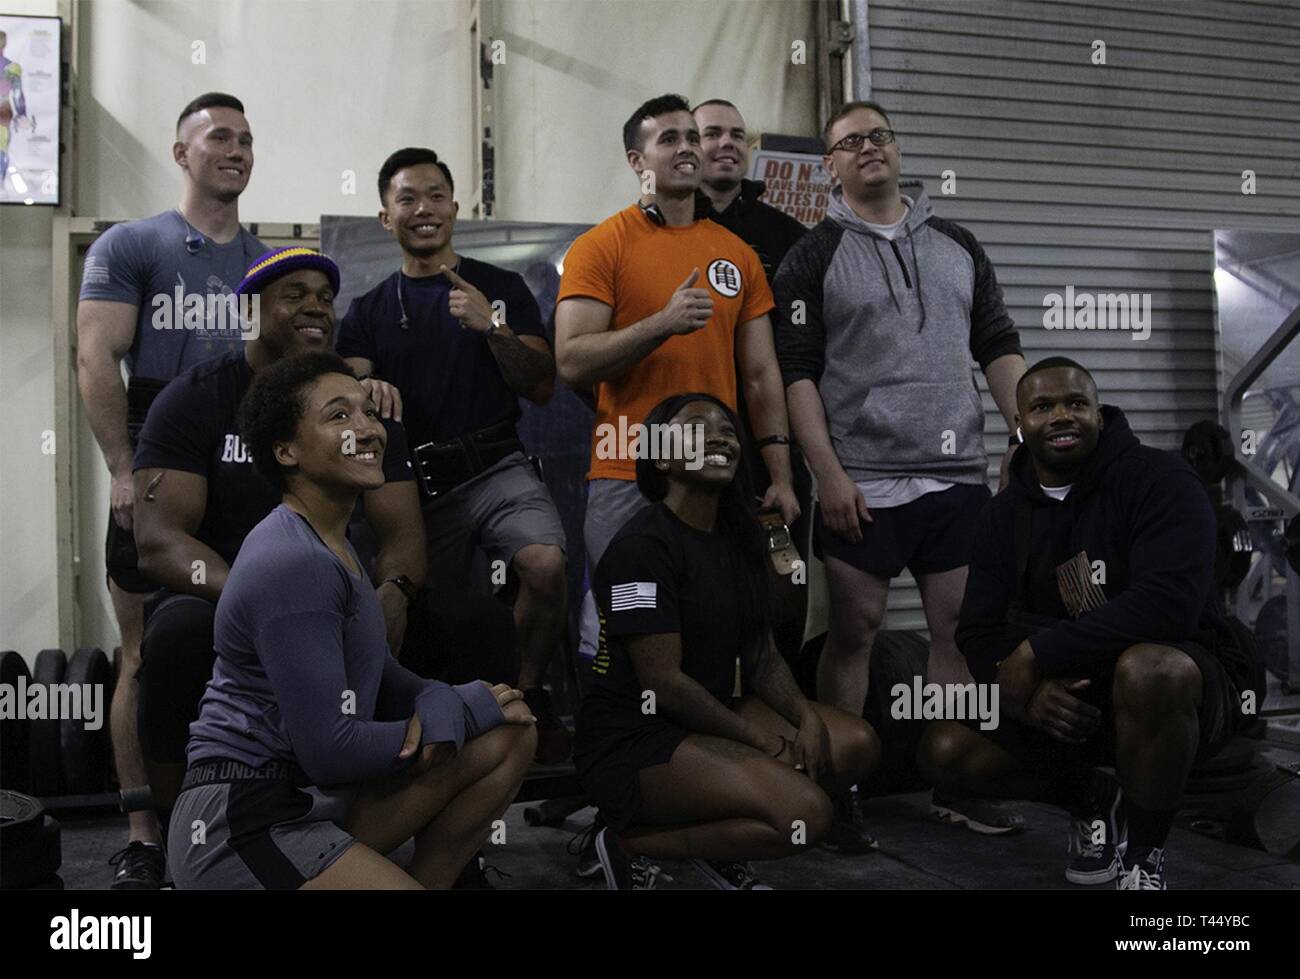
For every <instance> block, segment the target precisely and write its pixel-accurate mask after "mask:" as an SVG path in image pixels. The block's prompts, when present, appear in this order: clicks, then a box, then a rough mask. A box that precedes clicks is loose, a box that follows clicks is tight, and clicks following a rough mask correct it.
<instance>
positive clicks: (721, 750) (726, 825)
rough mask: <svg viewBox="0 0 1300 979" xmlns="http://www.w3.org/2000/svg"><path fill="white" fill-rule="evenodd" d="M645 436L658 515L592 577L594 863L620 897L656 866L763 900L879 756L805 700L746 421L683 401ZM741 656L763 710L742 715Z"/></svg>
mask: <svg viewBox="0 0 1300 979" xmlns="http://www.w3.org/2000/svg"><path fill="white" fill-rule="evenodd" d="M645 424H646V429H647V434H648V435H649V436H650V438H649V444H650V445H652V446H655V447H656V448H659V447H662V446H665V445H667V446H670V447H671V449H672V451H669V452H667V453H666V454H667V455H669V456H671V458H639V459H638V460H637V485H638V487H639V488H640V489H641V492H642V494H643V495H645V497H646V498H647V499H648V500H651V501H653V504H652V505H651V506H648V507H646V508H645V509H644V510H641V511H640V512H639V513H637V514H636V515H635V516H634V517H632V519H631V520H629V521H628V522H627V523H626V524H625V525H624V526H623V528H622V529H621V530H620V531H619V532H618V533H617V534H616V535H615V537H614V539H613V541H612V542H611V543H610V545H609V548H608V549H607V550H606V551H605V555H604V557H603V558H602V559H601V561H600V564H599V566H598V568H597V570H596V574H595V580H594V584H593V589H594V592H595V595H596V599H597V604H598V606H599V608H600V618H601V639H600V649H599V651H598V653H597V657H596V660H595V663H594V665H593V681H592V685H591V688H590V690H589V691H588V693H587V695H586V698H585V699H584V701H583V704H582V707H581V709H580V711H579V714H578V725H577V726H578V731H577V742H576V744H575V751H574V761H575V762H576V764H577V768H578V775H579V778H580V779H581V780H582V784H583V787H584V789H585V790H586V791H587V793H588V796H589V797H590V798H591V799H592V801H593V802H594V803H595V804H596V805H598V806H599V807H600V810H601V815H602V817H603V818H604V820H605V823H606V828H605V829H603V830H601V832H600V834H599V835H598V836H597V838H596V852H597V855H598V856H599V858H600V861H601V865H602V867H603V869H604V872H605V879H606V883H607V884H608V885H609V886H610V887H611V888H616V889H623V888H630V889H639V888H647V887H653V886H654V875H655V870H654V868H652V867H651V866H650V864H649V861H648V859H646V858H650V857H659V858H663V859H689V860H693V861H694V862H695V864H696V866H697V867H699V868H700V870H702V871H703V872H704V873H705V875H706V876H707V877H708V878H709V879H710V881H711V882H712V883H714V884H715V885H717V886H719V887H722V888H724V889H749V888H753V887H755V886H761V885H757V882H756V881H755V879H754V877H753V874H752V873H751V872H750V870H749V868H748V866H747V865H746V862H747V861H749V860H764V859H773V858H776V857H784V856H789V855H791V854H795V853H800V852H802V851H804V850H806V849H808V848H809V847H812V846H815V845H816V844H817V843H818V841H819V840H820V839H821V838H822V836H824V835H825V833H826V831H827V829H828V828H829V826H830V824H831V819H832V812H833V808H832V804H831V799H830V795H828V792H829V793H831V794H837V793H840V792H843V791H845V790H847V789H848V787H849V786H851V785H852V784H854V783H855V782H857V781H859V780H860V779H863V778H865V777H866V775H867V774H868V773H869V772H870V771H871V770H872V769H874V768H875V766H876V765H877V764H878V763H879V759H880V742H879V740H878V739H877V737H876V734H875V732H874V731H873V730H872V729H871V726H870V725H869V724H867V723H866V722H865V721H863V720H862V719H861V718H857V717H854V716H853V715H851V714H849V713H847V712H845V711H842V710H838V709H836V708H833V707H827V706H824V705H822V704H815V703H811V702H809V701H808V700H807V699H805V698H804V696H803V695H802V694H801V693H800V691H799V688H798V686H797V685H796V684H795V681H794V678H793V677H792V676H791V674H790V670H789V668H788V667H787V666H786V664H785V661H784V660H783V659H782V658H781V656H780V654H779V653H778V652H777V650H776V647H775V646H774V645H773V643H772V636H771V631H770V628H769V621H770V612H771V604H770V599H769V594H768V587H769V585H768V570H767V568H768V564H767V562H768V558H767V548H766V538H765V535H764V533H763V530H762V527H761V526H760V524H759V523H758V520H757V518H756V516H755V513H754V511H753V508H752V504H751V502H750V501H751V500H752V499H753V495H752V492H751V491H750V489H749V477H748V474H747V472H746V469H745V467H744V466H742V465H741V443H740V439H739V432H740V425H739V422H738V421H737V419H736V416H735V414H734V413H733V412H732V411H731V410H730V409H729V408H728V407H727V406H726V405H724V404H723V403H722V402H721V401H719V400H717V399H716V398H714V397H712V396H710V395H706V394H682V395H677V396H675V397H672V398H669V399H667V400H665V401H663V402H661V403H660V404H659V405H658V406H656V407H655V409H654V410H653V411H652V412H651V413H650V416H649V417H648V418H647V419H646V423H645ZM665 432H666V433H669V437H667V438H664V437H660V436H662V435H663V433H665ZM673 436H675V437H673ZM693 436H694V437H693ZM700 436H702V438H701V437H700ZM642 444H643V445H644V444H645V440H644V439H643V440H642ZM737 659H739V660H740V663H741V669H742V672H743V676H744V679H745V688H746V689H747V690H752V691H753V695H750V696H745V697H741V698H740V699H739V700H737V701H735V702H734V703H733V700H732V692H733V689H734V684H735V670H736V661H737Z"/></svg>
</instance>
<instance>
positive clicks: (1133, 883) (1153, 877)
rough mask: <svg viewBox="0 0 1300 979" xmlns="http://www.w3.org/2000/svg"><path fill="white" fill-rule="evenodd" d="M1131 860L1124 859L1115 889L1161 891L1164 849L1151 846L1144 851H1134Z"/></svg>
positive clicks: (1163, 872) (1163, 875)
mask: <svg viewBox="0 0 1300 979" xmlns="http://www.w3.org/2000/svg"><path fill="white" fill-rule="evenodd" d="M1132 856H1133V858H1134V859H1133V862H1132V863H1129V862H1128V860H1127V859H1125V860H1124V862H1123V865H1122V867H1121V868H1120V875H1119V878H1118V879H1117V880H1116V881H1115V890H1117V891H1163V890H1168V888H1167V887H1166V886H1165V851H1164V850H1163V849H1161V848H1159V847H1152V848H1151V849H1150V850H1147V851H1146V852H1145V853H1138V852H1134V853H1133V854H1132Z"/></svg>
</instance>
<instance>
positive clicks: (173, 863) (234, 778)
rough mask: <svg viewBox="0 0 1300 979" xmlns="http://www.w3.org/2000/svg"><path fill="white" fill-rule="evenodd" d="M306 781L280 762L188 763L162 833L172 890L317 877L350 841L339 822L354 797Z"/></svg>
mask: <svg viewBox="0 0 1300 979" xmlns="http://www.w3.org/2000/svg"><path fill="white" fill-rule="evenodd" d="M306 781H307V780H306V776H305V775H303V773H302V771H301V770H300V769H299V768H298V767H297V766H296V765H291V764H288V763H286V762H271V763H269V764H268V765H265V766H263V767H262V768H250V767H249V766H248V765H244V764H242V763H240V762H237V761H227V760H224V759H205V760H204V761H200V762H197V763H196V764H194V765H192V766H191V767H190V769H189V771H187V772H186V773H185V783H184V786H183V787H182V789H181V794H180V796H179V797H178V798H177V800H176V806H175V808H174V809H173V810H172V820H171V826H170V828H169V831H168V834H167V866H168V869H169V870H170V871H171V875H172V880H174V881H175V882H176V887H177V888H181V889H206V890H297V889H298V888H299V887H301V886H302V885H303V884H305V883H306V882H307V881H309V880H311V879H312V878H313V877H316V876H318V875H319V874H321V873H322V872H323V871H324V870H325V869H326V868H327V867H329V866H330V864H332V863H333V862H334V861H335V860H337V859H338V858H339V857H341V856H343V853H344V852H345V851H346V850H347V848H348V847H350V846H351V845H352V843H353V838H352V835H351V834H350V833H348V832H347V830H345V829H343V827H342V826H341V825H340V824H341V823H342V822H343V820H344V819H345V818H346V816H347V812H348V807H349V806H350V805H351V804H352V799H353V797H354V796H355V794H356V793H355V790H354V789H351V788H347V787H340V788H331V789H322V788H319V787H317V786H315V785H308V784H305V783H306Z"/></svg>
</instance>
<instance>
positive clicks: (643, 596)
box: [588, 503, 742, 715]
mask: <svg viewBox="0 0 1300 979" xmlns="http://www.w3.org/2000/svg"><path fill="white" fill-rule="evenodd" d="M740 568H741V563H740V560H739V557H738V555H736V554H735V553H734V551H733V548H732V546H731V545H730V543H729V542H728V541H726V540H725V539H724V538H721V537H719V536H718V535H716V534H712V533H708V532H706V531H703V530H697V529H696V528H694V527H692V526H690V525H689V524H686V523H684V522H682V521H681V520H680V519H678V517H677V516H676V515H675V514H674V513H673V512H672V511H671V510H670V509H668V507H667V506H666V505H665V504H663V503H655V504H653V505H651V506H648V507H646V508H645V509H644V510H641V511H639V512H638V513H637V514H636V515H635V516H634V517H632V519H631V520H629V521H628V522H627V523H626V524H624V525H623V528H622V529H621V530H620V531H619V532H618V533H617V534H615V535H614V539H613V541H611V542H610V545H609V547H608V548H607V549H606V551H605V554H604V556H603V557H602V558H601V560H600V564H599V565H598V566H597V568H596V576H595V582H594V592H595V595H596V602H597V606H598V608H599V610H600V620H601V630H600V647H599V649H598V651H597V654H596V659H595V660H594V662H593V663H592V674H593V679H592V687H591V690H590V692H589V693H588V697H600V698H604V699H606V700H613V701H617V702H619V703H621V704H625V705H626V707H627V709H628V711H629V713H630V712H635V713H636V714H638V715H639V714H641V704H642V688H641V682H640V681H639V680H638V679H637V676H636V669H635V668H634V667H633V665H632V661H631V658H630V657H629V655H628V652H627V647H626V640H627V638H628V637H629V636H638V635H654V634H657V633H672V632H675V633H678V634H679V635H680V636H681V643H682V672H683V673H685V674H686V675H687V676H689V677H691V678H692V679H694V680H696V681H698V682H699V683H700V684H701V685H702V686H703V687H704V688H705V689H706V690H708V691H709V693H711V694H713V696H715V697H717V698H718V700H720V701H722V703H724V704H729V703H730V702H731V695H732V691H733V689H734V686H735V675H736V657H737V656H738V655H740V647H741V642H740V639H741V632H742V630H741V622H740V603H739V600H738V598H737V595H736V581H737V580H738V575H739V573H740Z"/></svg>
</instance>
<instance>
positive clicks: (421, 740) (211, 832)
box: [168, 353, 537, 889]
mask: <svg viewBox="0 0 1300 979" xmlns="http://www.w3.org/2000/svg"><path fill="white" fill-rule="evenodd" d="M240 427H241V429H242V431H243V436H244V441H245V442H246V443H247V445H248V448H249V450H250V452H251V454H252V457H253V462H254V464H255V465H256V466H257V468H258V470H259V472H261V473H262V474H263V475H265V476H266V477H267V478H268V479H270V480H271V481H272V482H273V483H275V484H276V485H277V486H278V487H279V488H281V489H282V490H283V491H284V498H283V501H282V502H281V504H280V505H279V506H277V507H276V508H275V509H274V510H273V511H272V512H271V513H270V514H269V515H268V516H267V517H266V519H264V520H263V521H262V522H261V523H259V524H258V525H257V526H256V527H255V528H254V529H253V530H252V532H251V533H249V535H248V537H247V538H245V540H244V543H243V546H242V547H241V548H240V551H239V555H238V557H237V558H236V560H235V563H234V564H233V565H232V566H231V569H230V577H229V579H228V580H227V583H226V587H225V588H224V589H223V591H222V593H221V600H220V601H219V602H218V604H217V614H216V628H215V646H216V652H217V660H216V665H215V666H214V668H213V672H212V679H211V680H210V681H209V682H208V686H207V690H206V691H205V693H204V695H203V701H202V704H201V707H200V711H199V718H198V720H197V721H195V722H194V724H192V725H191V726H190V741H189V747H188V753H187V761H188V764H189V768H188V771H187V773H186V776H185V783H184V787H183V790H182V792H181V795H180V797H179V798H178V799H177V801H176V807H175V809H174V811H173V813H172V821H171V831H170V835H169V841H168V842H169V846H168V849H169V866H170V868H171V872H172V876H173V878H174V880H175V882H176V885H177V886H178V887H215V888H226V889H230V888H290V889H292V888H299V887H303V888H409V889H418V888H421V887H425V888H445V887H450V886H451V884H452V882H453V881H454V880H455V879H456V877H457V875H458V873H459V872H460V870H461V868H463V867H464V866H465V864H466V863H467V862H468V861H469V860H470V858H471V857H472V856H473V854H474V853H475V851H477V850H478V848H479V847H480V846H481V845H482V844H483V842H484V841H485V840H486V839H487V836H488V834H489V832H490V829H491V825H492V821H493V820H495V819H497V818H499V817H500V816H501V815H502V813H504V811H505V809H506V807H507V806H508V805H509V804H510V801H511V799H513V798H514V796H515V793H516V792H517V791H518V790H519V786H520V783H521V782H522V781H523V777H524V773H525V772H526V771H527V768H528V765H529V763H530V762H531V760H532V757H533V752H534V749H535V745H536V739H537V734H536V730H535V729H534V726H533V722H534V718H533V717H532V715H531V713H530V712H529V710H528V708H527V707H526V706H525V705H524V702H523V700H522V696H523V695H522V694H521V693H520V692H519V691H518V690H512V689H511V688H509V687H507V686H506V685H504V684H499V685H497V686H495V687H492V686H489V685H488V684H487V683H485V682H483V681H478V680H476V681H474V682H472V683H467V684H463V685H462V686H458V687H450V686H448V685H446V684H445V683H440V682H438V681H436V680H426V679H423V678H421V677H419V676H416V675H415V674H414V673H411V672H410V671H408V670H406V669H404V668H403V667H401V666H399V665H398V664H397V661H396V660H394V659H393V657H392V656H391V655H390V654H389V651H388V645H387V641H386V638H385V628H384V616H383V612H382V610H381V609H380V605H379V600H378V598H377V597H376V595H375V590H374V588H373V587H372V586H371V584H370V581H369V579H368V578H367V577H366V575H365V571H364V569H363V568H362V566H361V564H360V562H359V560H358V559H357V555H356V552H355V551H354V550H353V549H352V546H351V545H350V544H349V543H348V540H347V538H346V536H345V531H346V529H347V525H348V518H349V516H350V515H351V514H352V510H353V507H354V506H355V504H356V501H357V496H358V495H359V494H360V493H362V492H363V491H365V490H368V489H373V488H374V487H376V486H378V485H380V484H382V483H383V481H384V474H383V468H382V465H381V463H382V460H383V453H384V447H385V439H386V436H385V432H384V427H383V426H382V425H381V424H380V423H379V420H378V416H377V413H376V410H375V406H374V404H373V403H372V402H371V401H370V399H369V398H368V396H367V395H366V392H365V391H364V390H363V389H362V387H361V384H360V383H359V382H358V381H357V379H356V377H355V376H354V375H353V374H352V372H351V370H349V368H348V366H347V365H346V364H345V363H344V362H343V361H342V360H341V359H339V358H338V357H336V356H335V355H334V354H332V353H310V354H304V355H302V356H299V357H293V358H288V359H286V360H282V361H280V362H279V363H277V364H273V365H272V366H271V367H268V368H267V369H266V370H264V371H261V372H259V373H258V375H257V379H256V380H255V381H254V382H253V386H252V388H251V389H250V390H249V392H248V395H247V396H246V397H245V399H244V403H243V405H242V407H241V413H240ZM411 837H414V838H415V857H414V859H413V860H412V861H411V863H410V865H409V866H408V867H407V868H406V869H403V868H401V867H399V866H398V865H397V864H395V863H393V862H392V861H391V860H389V859H387V857H385V854H387V853H390V852H391V851H393V850H394V849H396V848H397V847H398V846H400V845H401V844H402V843H404V842H405V841H406V840H408V839H410V838H411Z"/></svg>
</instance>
